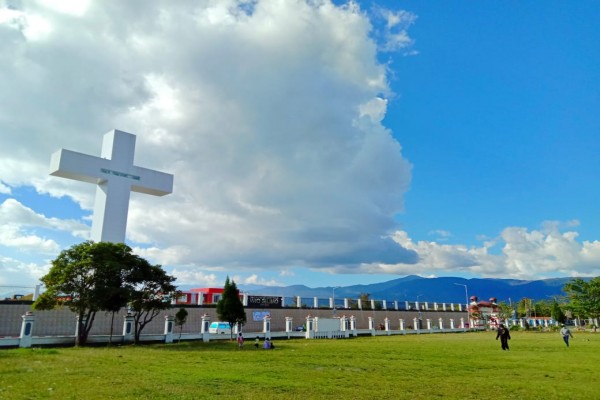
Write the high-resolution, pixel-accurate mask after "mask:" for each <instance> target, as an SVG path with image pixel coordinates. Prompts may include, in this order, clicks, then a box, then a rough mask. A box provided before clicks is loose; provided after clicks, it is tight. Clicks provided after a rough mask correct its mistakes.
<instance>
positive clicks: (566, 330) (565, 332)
mask: <svg viewBox="0 0 600 400" xmlns="http://www.w3.org/2000/svg"><path fill="white" fill-rule="evenodd" d="M560 334H561V335H562V337H563V340H564V341H565V344H566V345H567V347H569V336H570V337H573V334H572V333H571V331H570V330H569V328H567V327H566V326H565V324H562V325H561V328H560Z"/></svg>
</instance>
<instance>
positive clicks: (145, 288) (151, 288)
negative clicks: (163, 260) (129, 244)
mask: <svg viewBox="0 0 600 400" xmlns="http://www.w3.org/2000/svg"><path fill="white" fill-rule="evenodd" d="M144 261H145V260H144ZM174 281H175V278H174V277H172V276H170V275H168V274H167V273H166V272H165V270H163V269H162V267H161V266H160V265H151V264H150V263H148V262H147V261H146V262H145V263H144V264H141V265H139V268H137V269H135V270H133V271H131V274H130V275H129V276H128V277H127V285H128V288H129V309H130V311H131V312H132V313H133V321H134V342H135V343H136V344H137V343H139V342H140V335H141V334H142V331H143V330H144V327H146V325H148V324H149V323H150V322H151V321H152V320H153V319H154V318H155V317H156V316H157V315H158V314H160V312H161V311H162V310H166V309H168V308H171V298H174V297H176V296H178V295H179V292H178V291H177V290H176V289H177V288H176V286H175V285H174V284H173V282H174Z"/></svg>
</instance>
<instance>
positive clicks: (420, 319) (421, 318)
mask: <svg viewBox="0 0 600 400" xmlns="http://www.w3.org/2000/svg"><path fill="white" fill-rule="evenodd" d="M421 296H423V295H422V294H418V295H417V310H418V311H419V314H418V315H419V329H421V326H422V324H423V316H422V315H421V309H422V308H423V307H421V302H420V301H419V297H421Z"/></svg>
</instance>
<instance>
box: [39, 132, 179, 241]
mask: <svg viewBox="0 0 600 400" xmlns="http://www.w3.org/2000/svg"><path fill="white" fill-rule="evenodd" d="M134 151H135V135H132V134H131V133H127V132H122V131H118V130H116V129H115V130H113V131H110V132H108V133H107V134H105V135H104V138H103V141H102V154H101V156H100V157H95V156H90V155H87V154H82V153H77V152H75V151H70V150H65V149H61V150H58V151H57V152H55V153H54V154H52V159H51V160H50V175H54V176H60V177H62V178H69V179H75V180H78V181H83V182H89V183H95V184H96V185H97V186H96V200H95V203H94V217H93V219H92V232H91V236H90V237H91V239H92V240H93V241H95V242H113V243H123V242H125V229H126V227H127V213H128V211H129V195H130V192H131V191H134V192H139V193H146V194H151V195H154V196H164V195H166V194H169V193H171V192H173V175H171V174H165V173H164V172H159V171H154V170H150V169H146V168H142V167H136V166H135V165H133V154H134Z"/></svg>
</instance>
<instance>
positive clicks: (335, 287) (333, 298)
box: [331, 286, 341, 315]
mask: <svg viewBox="0 0 600 400" xmlns="http://www.w3.org/2000/svg"><path fill="white" fill-rule="evenodd" d="M340 287H341V286H334V287H333V290H332V292H333V293H332V297H331V299H332V301H331V302H332V303H333V315H335V312H336V310H335V289H339V288H340Z"/></svg>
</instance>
